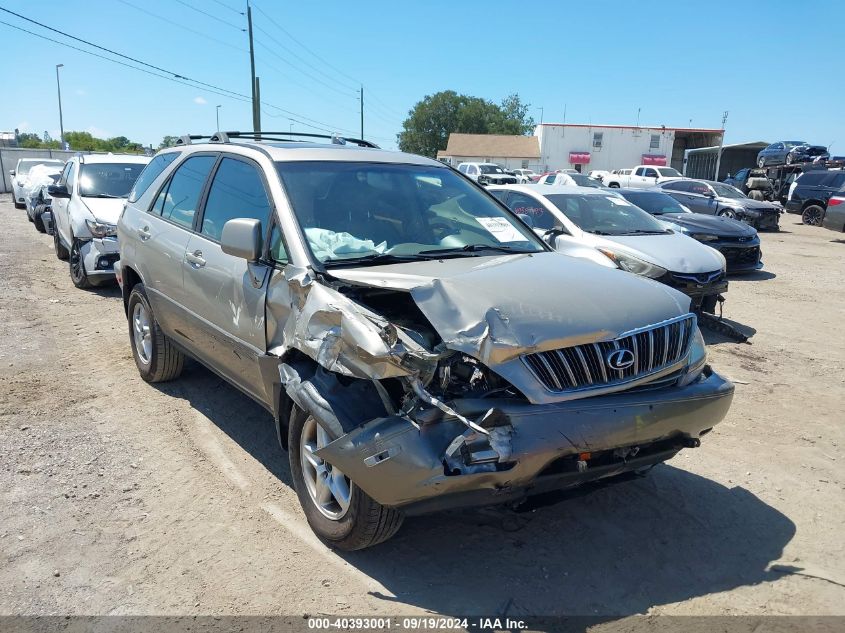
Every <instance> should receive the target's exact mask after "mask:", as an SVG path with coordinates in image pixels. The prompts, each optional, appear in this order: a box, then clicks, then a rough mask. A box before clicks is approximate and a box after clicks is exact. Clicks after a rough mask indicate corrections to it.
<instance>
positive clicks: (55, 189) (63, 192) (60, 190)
mask: <svg viewBox="0 0 845 633" xmlns="http://www.w3.org/2000/svg"><path fill="white" fill-rule="evenodd" d="M47 193H49V194H50V196H51V197H53V198H70V192H69V191H68V190H67V185H48V186H47Z"/></svg>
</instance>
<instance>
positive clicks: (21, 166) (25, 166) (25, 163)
mask: <svg viewBox="0 0 845 633" xmlns="http://www.w3.org/2000/svg"><path fill="white" fill-rule="evenodd" d="M36 165H54V166H56V167H62V166H64V163H63V162H62V161H60V160H22V161H20V162H19V163H18V168H17V170H16V171H15V173H16V174H17V175H18V176H26V175H27V174H28V173H29V170H30V169H32V168H33V167H35V166H36Z"/></svg>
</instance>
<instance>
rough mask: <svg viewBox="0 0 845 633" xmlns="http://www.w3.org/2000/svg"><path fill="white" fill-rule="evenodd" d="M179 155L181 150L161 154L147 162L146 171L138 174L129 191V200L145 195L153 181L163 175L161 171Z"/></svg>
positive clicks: (135, 199)
mask: <svg viewBox="0 0 845 633" xmlns="http://www.w3.org/2000/svg"><path fill="white" fill-rule="evenodd" d="M177 156H179V152H168V153H167V154H159V155H158V156H156V157H155V158H153V159H152V160H151V161H150V162H149V163H147V166H146V167H144V171H142V172H141V175H140V176H138V180H136V181H135V185H134V186H133V187H132V191H130V192H129V202H137V201H138V198H140V197H141V196H143V195H144V193H145V192H146V191H147V189H149V188H150V185H151V184H153V181H154V180H155V179H156V178H158V177H159V175H161V172H163V171H164V169H165V168H166V167H167V166H168V165H169V164H170V163H172V162H173V161H174V160H176V157H177Z"/></svg>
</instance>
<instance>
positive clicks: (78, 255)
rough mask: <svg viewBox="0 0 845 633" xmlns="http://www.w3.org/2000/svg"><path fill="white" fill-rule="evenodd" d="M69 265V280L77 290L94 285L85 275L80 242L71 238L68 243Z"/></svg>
mask: <svg viewBox="0 0 845 633" xmlns="http://www.w3.org/2000/svg"><path fill="white" fill-rule="evenodd" d="M68 263H69V265H70V280H71V281H72V282H73V285H74V286H76V287H77V288H81V289H83V290H84V289H86V288H91V287H92V286H93V285H94V284H93V283H91V280H90V279H88V275H87V274H85V262H84V261H83V259H82V240H80V239H78V238H75V237H74V238H72V239H71V242H70V254H69V257H68Z"/></svg>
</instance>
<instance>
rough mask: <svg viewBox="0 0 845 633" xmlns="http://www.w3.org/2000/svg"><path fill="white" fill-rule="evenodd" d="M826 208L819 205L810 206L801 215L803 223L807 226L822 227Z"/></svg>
mask: <svg viewBox="0 0 845 633" xmlns="http://www.w3.org/2000/svg"><path fill="white" fill-rule="evenodd" d="M823 218H824V208H822V206H821V205H819V204H808V205H807V206H806V207H804V211H803V212H802V213H801V221H802V222H803V223H804V224H806V225H807V226H821V223H822V219H823Z"/></svg>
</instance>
